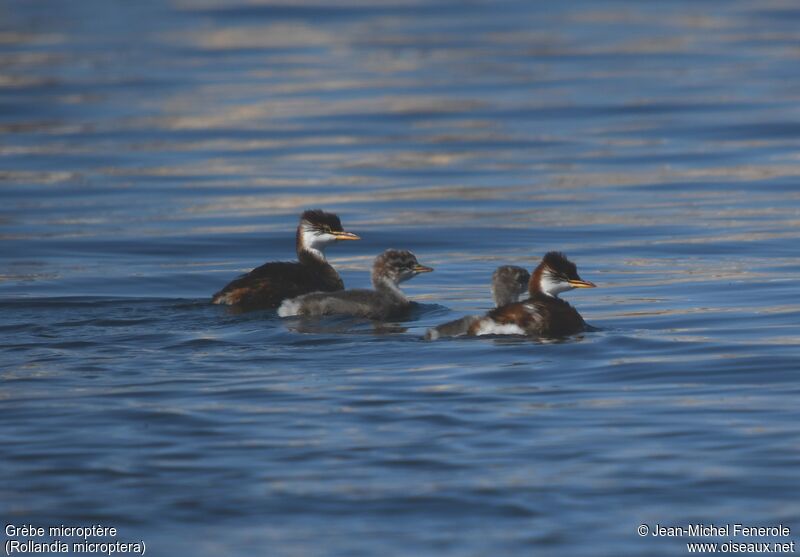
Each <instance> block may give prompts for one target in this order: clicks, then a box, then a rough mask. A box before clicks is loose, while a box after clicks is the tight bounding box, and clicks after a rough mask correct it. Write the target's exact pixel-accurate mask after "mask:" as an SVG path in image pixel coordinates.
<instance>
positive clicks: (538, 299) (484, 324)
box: [468, 251, 595, 337]
mask: <svg viewBox="0 0 800 557" xmlns="http://www.w3.org/2000/svg"><path fill="white" fill-rule="evenodd" d="M594 287H595V284H594V283H592V282H589V281H587V280H583V279H582V278H581V277H580V276H578V269H577V267H575V264H574V263H573V262H572V261H570V260H569V259H567V257H566V256H565V255H564V254H563V253H560V252H556V251H551V252H549V253H547V254H546V255H545V256H544V258H543V259H542V262H541V263H539V265H538V266H537V267H536V269H534V271H533V274H532V275H531V280H530V283H529V285H528V295H529V297H528V299H527V300H524V301H522V302H514V303H511V304H506V305H504V306H502V307H499V308H496V309H493V310H492V311H490V312H489V313H487V314H486V315H485V316H484V317H482V318H480V319H479V320H477V321H475V322H473V323H472V324H471V325H470V326H469V331H468V334H469V335H473V336H480V335H528V336H537V337H564V336H568V335H572V334H575V333H580V332H581V331H584V330H586V328H587V325H586V322H585V321H584V320H583V318H582V317H581V315H580V314H579V313H578V311H577V310H576V309H575V308H574V307H572V306H571V305H569V303H567V302H565V301H564V300H562V299H560V298H559V297H558V295H559V294H560V293H561V292H566V291H568V290H572V289H573V288H594Z"/></svg>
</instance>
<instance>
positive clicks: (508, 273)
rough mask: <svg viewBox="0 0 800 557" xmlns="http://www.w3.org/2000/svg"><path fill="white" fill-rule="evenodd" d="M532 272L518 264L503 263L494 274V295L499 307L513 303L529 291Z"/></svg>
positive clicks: (496, 304) (495, 302)
mask: <svg viewBox="0 0 800 557" xmlns="http://www.w3.org/2000/svg"><path fill="white" fill-rule="evenodd" d="M530 280H531V274H530V273H529V272H528V271H526V270H525V269H523V268H522V267H517V266H516V265H503V266H502V267H498V268H497V269H495V271H494V273H493V274H492V297H493V298H494V305H495V306H497V307H500V306H504V305H506V304H511V303H514V302H516V301H517V300H519V297H520V296H521V295H522V294H524V293H525V292H527V290H528V282H530Z"/></svg>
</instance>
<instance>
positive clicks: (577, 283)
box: [569, 279, 597, 288]
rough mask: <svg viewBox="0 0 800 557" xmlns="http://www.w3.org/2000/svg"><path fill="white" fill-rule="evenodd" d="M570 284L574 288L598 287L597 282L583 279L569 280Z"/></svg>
mask: <svg viewBox="0 0 800 557" xmlns="http://www.w3.org/2000/svg"><path fill="white" fill-rule="evenodd" d="M569 285H570V286H572V287H573V288H597V285H596V284H595V283H593V282H589V281H588V280H581V279H576V280H571V281H569Z"/></svg>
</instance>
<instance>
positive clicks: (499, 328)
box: [475, 319, 525, 336]
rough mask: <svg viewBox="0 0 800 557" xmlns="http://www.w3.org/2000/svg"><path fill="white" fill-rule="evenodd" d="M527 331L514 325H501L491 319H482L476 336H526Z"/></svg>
mask: <svg viewBox="0 0 800 557" xmlns="http://www.w3.org/2000/svg"><path fill="white" fill-rule="evenodd" d="M524 334H525V331H523V330H522V327H520V326H519V325H515V324H514V323H506V324H503V325H501V324H500V323H497V322H495V321H493V320H491V319H482V320H481V321H480V325H478V329H477V330H476V331H475V336H482V335H524Z"/></svg>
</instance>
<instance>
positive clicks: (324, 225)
mask: <svg viewBox="0 0 800 557" xmlns="http://www.w3.org/2000/svg"><path fill="white" fill-rule="evenodd" d="M360 239H361V238H359V237H358V236H356V235H355V234H353V233H352V232H345V230H344V229H343V228H342V222H341V221H340V220H339V217H337V216H336V215H334V214H333V213H326V212H325V211H322V210H320V209H313V210H308V211H305V212H304V213H303V214H302V215H301V216H300V224H299V225H298V227H297V252H298V253H300V252H301V251H307V252H310V253H312V254H313V255H315V256H317V257H318V258H320V259H325V256H324V254H323V250H324V249H325V246H327V245H328V244H330V243H333V242H337V241H339V240H360Z"/></svg>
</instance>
